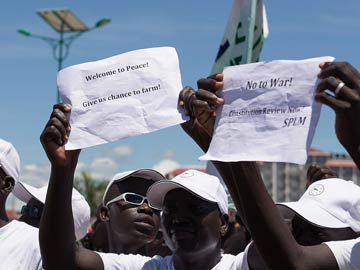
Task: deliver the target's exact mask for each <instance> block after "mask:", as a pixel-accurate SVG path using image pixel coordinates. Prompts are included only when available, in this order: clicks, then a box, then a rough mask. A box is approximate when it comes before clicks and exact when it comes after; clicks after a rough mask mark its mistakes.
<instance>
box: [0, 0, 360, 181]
mask: <svg viewBox="0 0 360 270" xmlns="http://www.w3.org/2000/svg"><path fill="white" fill-rule="evenodd" d="M265 4H266V10H267V16H268V23H269V28H270V34H269V36H268V39H267V40H266V41H265V44H264V47H263V51H262V54H261V57H260V60H262V61H267V60H274V59H294V60H295V59H304V58H310V57H317V56H325V55H331V56H334V57H335V58H336V59H338V60H343V61H349V62H351V63H353V64H354V66H355V67H357V68H360V59H359V57H358V54H359V52H358V48H359V44H360V35H359V32H358V29H360V17H359V14H358V12H359V10H360V2H359V1H358V0H347V1H334V0H333V1H329V0H327V1H325V0H318V1H310V0H303V1H297V2H296V1H285V0H280V1H265ZM231 6H232V0H223V1H215V0H196V1H190V0H182V1H164V0H156V1H115V0H112V1H86V2H84V1H23V2H21V4H20V3H19V2H17V1H8V2H7V3H4V4H3V7H2V9H1V11H0V33H1V43H0V59H1V65H0V74H1V75H0V78H1V82H2V89H1V99H0V102H1V107H0V108H1V113H0V120H1V123H2V129H1V131H2V132H1V135H0V137H2V138H4V139H6V140H9V141H11V142H13V144H14V145H15V147H16V148H17V150H18V152H19V154H20V157H21V160H22V179H23V180H24V181H25V182H29V183H31V182H32V183H34V185H40V184H43V183H44V182H45V181H46V179H47V177H48V173H49V170H48V168H49V163H48V161H47V158H46V156H45V154H44V152H43V150H42V147H41V145H40V142H39V135H40V133H41V131H42V128H43V127H44V125H45V123H46V121H47V119H48V117H49V115H50V112H51V109H52V105H53V104H54V103H55V102H56V73H57V63H56V61H55V60H54V59H53V58H52V52H51V48H50V47H49V45H48V44H46V43H45V42H43V41H41V40H36V39H33V38H28V37H25V36H22V35H20V34H18V33H17V32H16V30H17V29H18V28H27V29H29V30H30V31H31V32H33V33H36V34H40V35H46V36H51V37H57V33H56V32H55V31H54V30H53V29H52V28H50V27H49V26H48V25H47V24H46V23H45V22H44V21H43V20H42V18H40V17H39V16H38V15H37V14H36V11H37V10H39V9H45V8H59V7H68V8H70V9H71V10H72V11H73V12H74V13H75V14H77V15H78V17H79V18H81V19H82V21H83V22H84V23H86V24H87V25H88V26H91V25H93V24H94V23H95V22H96V21H97V20H98V19H100V18H102V17H108V18H111V19H112V22H111V23H110V24H109V25H107V26H105V27H103V28H101V29H97V30H94V31H92V32H89V33H86V34H84V35H83V36H82V37H81V38H79V39H78V40H75V41H74V43H73V44H72V46H71V49H70V54H69V56H68V58H67V59H66V60H65V61H64V66H65V67H66V66H70V65H73V64H79V63H83V62H88V61H94V60H99V59H102V58H107V57H110V56H113V55H117V54H120V53H123V52H127V51H131V50H135V49H141V48H148V47H157V46H173V47H175V48H176V49H177V52H178V55H179V60H180V68H181V73H182V81H183V85H191V86H193V87H196V81H197V79H199V78H202V77H205V76H207V75H209V72H210V70H211V67H212V65H213V62H214V58H215V55H216V53H217V50H218V46H219V44H220V41H221V38H222V35H223V32H224V29H225V26H226V23H227V19H228V16H229V14H230V9H231ZM333 125H334V114H333V112H332V111H330V110H329V109H328V108H325V107H323V109H322V113H321V118H320V121H319V125H318V128H317V131H316V134H315V138H314V142H313V146H315V147H318V148H320V149H323V150H326V151H332V152H343V151H344V150H343V148H342V147H341V146H340V144H339V143H338V142H337V140H336V137H335V135H334V130H333ZM269 143H270V142H269ZM200 155H201V151H200V149H199V148H198V147H197V146H196V145H195V144H194V143H193V142H192V141H191V140H190V139H189V138H188V137H187V136H186V135H185V134H184V133H183V132H182V130H181V129H180V128H179V127H172V128H168V129H165V130H161V131H158V132H154V133H151V134H147V135H142V136H138V137H134V138H129V139H125V140H121V141H118V142H114V143H109V144H106V145H102V146H95V147H92V148H89V149H85V150H83V152H82V154H81V158H80V164H79V171H80V170H84V169H85V170H90V171H92V172H93V174H94V176H96V177H98V178H107V177H110V176H111V175H113V174H114V173H115V172H118V171H123V170H128V169H135V168H140V167H150V168H152V167H155V168H164V166H165V165H167V166H169V168H170V167H175V166H178V165H196V166H203V165H204V163H202V162H200V161H198V157H199V156H200Z"/></svg>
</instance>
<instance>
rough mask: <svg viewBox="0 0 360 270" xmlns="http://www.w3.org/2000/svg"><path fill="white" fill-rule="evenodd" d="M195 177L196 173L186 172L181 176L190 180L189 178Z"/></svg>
mask: <svg viewBox="0 0 360 270" xmlns="http://www.w3.org/2000/svg"><path fill="white" fill-rule="evenodd" d="M194 175H195V174H194V172H192V171H186V172H184V173H182V174H181V175H180V176H181V177H182V178H189V177H191V176H194Z"/></svg>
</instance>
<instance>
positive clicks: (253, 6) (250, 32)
mask: <svg viewBox="0 0 360 270" xmlns="http://www.w3.org/2000/svg"><path fill="white" fill-rule="evenodd" d="M256 2H257V0H251V13H250V18H248V20H249V28H248V42H247V52H246V63H247V64H249V63H252V53H253V50H252V49H253V48H252V47H253V44H254V32H255V17H256Z"/></svg>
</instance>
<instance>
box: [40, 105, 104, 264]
mask: <svg viewBox="0 0 360 270" xmlns="http://www.w3.org/2000/svg"><path fill="white" fill-rule="evenodd" d="M70 111H71V107H70V106H69V105H65V104H57V105H55V106H54V108H53V111H52V114H51V116H50V119H49V121H48V122H47V124H46V126H45V128H44V130H43V132H42V134H41V136H40V140H41V143H42V146H43V148H44V150H45V152H46V155H47V156H48V159H49V161H50V163H51V174H50V181H49V186H48V191H47V195H46V201H45V206H44V210H43V214H42V217H41V221H40V232H39V239H40V249H41V256H42V259H43V267H44V268H45V269H51V270H52V269H75V267H76V269H102V268H101V267H102V262H101V259H100V257H99V256H98V255H97V254H96V253H93V255H90V256H88V258H89V260H88V261H89V264H88V265H87V264H86V263H84V260H83V258H84V256H85V255H84V256H83V255H82V252H81V250H79V249H78V248H77V247H76V246H75V232H74V222H73V215H72V208H71V195H72V189H73V180H74V172H75V168H76V165H77V161H78V157H79V153H80V150H73V151H66V150H65V147H64V144H65V142H66V141H67V139H68V135H69V133H70V130H71V128H70V124H69V122H68V120H67V117H66V114H67V113H69V112H70ZM83 253H84V254H88V253H87V252H83ZM90 254H91V253H90ZM90 266H94V268H91V267H90Z"/></svg>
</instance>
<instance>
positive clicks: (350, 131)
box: [315, 62, 360, 168]
mask: <svg viewBox="0 0 360 270" xmlns="http://www.w3.org/2000/svg"><path fill="white" fill-rule="evenodd" d="M320 68H321V72H320V73H319V78H321V79H323V81H322V82H321V83H319V85H318V87H317V90H316V95H315V99H316V100H317V101H319V102H321V103H323V104H326V105H328V106H329V107H331V108H332V109H333V110H334V111H335V113H336V122H335V129H336V135H337V137H338V139H339V141H340V143H341V144H342V145H343V146H344V147H345V148H346V150H347V151H348V152H349V154H350V155H351V157H352V158H353V160H354V161H355V163H356V164H357V166H358V167H359V168H360V74H359V72H358V71H357V70H356V69H355V68H354V67H353V66H352V65H350V64H349V63H346V62H334V63H329V62H326V63H322V64H321V65H320ZM341 83H343V86H342V87H341V88H338V86H339V85H340V84H341ZM336 89H338V93H337V94H336V95H334V94H329V93H328V92H327V90H330V91H332V92H335V90H336Z"/></svg>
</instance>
